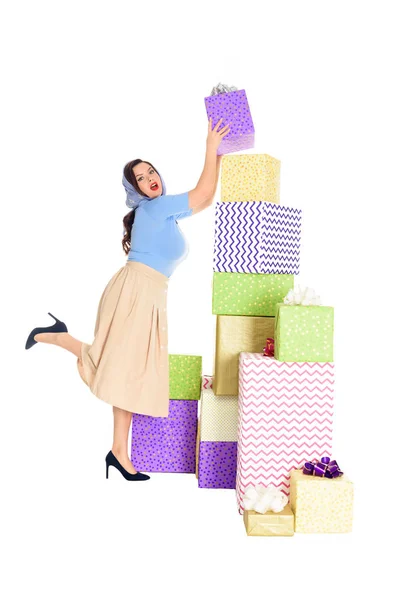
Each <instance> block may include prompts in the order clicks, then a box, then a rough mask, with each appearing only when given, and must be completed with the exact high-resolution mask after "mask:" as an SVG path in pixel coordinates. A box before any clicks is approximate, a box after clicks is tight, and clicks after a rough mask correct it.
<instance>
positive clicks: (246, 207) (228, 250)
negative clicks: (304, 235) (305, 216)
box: [214, 202, 302, 275]
mask: <svg viewBox="0 0 400 600" xmlns="http://www.w3.org/2000/svg"><path fill="white" fill-rule="evenodd" d="M301 220H302V211H301V210H300V209H298V208H290V207H288V206H281V205H280V204H274V203H272V202H218V203H217V207H216V214H215V236H214V271H220V272H230V273H276V274H292V275H298V274H299V272H300V244H301Z"/></svg>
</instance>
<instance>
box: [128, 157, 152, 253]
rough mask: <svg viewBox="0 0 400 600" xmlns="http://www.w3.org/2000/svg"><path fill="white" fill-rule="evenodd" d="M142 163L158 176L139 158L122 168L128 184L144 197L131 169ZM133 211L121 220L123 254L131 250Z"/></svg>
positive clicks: (146, 161)
mask: <svg viewBox="0 0 400 600" xmlns="http://www.w3.org/2000/svg"><path fill="white" fill-rule="evenodd" d="M142 162H143V163H146V165H149V166H150V167H152V168H153V169H154V170H155V171H156V173H157V174H158V175H160V174H159V173H158V171H157V169H156V168H155V167H154V166H153V165H152V164H151V163H149V161H148V160H142V159H140V158H136V159H135V160H131V161H130V162H128V163H127V164H126V165H125V167H124V175H125V178H126V179H127V180H128V181H129V183H130V184H131V185H132V186H133V187H134V188H135V190H136V191H137V192H138V194H142V195H144V194H143V192H142V191H141V190H140V188H139V184H138V182H137V181H136V177H135V176H134V174H133V167H136V165H138V164H140V163H142ZM135 211H136V208H133V209H132V210H131V211H130V212H128V214H127V215H125V217H124V218H123V219H122V222H123V224H124V229H125V235H124V237H123V239H122V248H123V250H124V252H125V254H129V250H130V249H131V230H132V225H133V222H134V220H135Z"/></svg>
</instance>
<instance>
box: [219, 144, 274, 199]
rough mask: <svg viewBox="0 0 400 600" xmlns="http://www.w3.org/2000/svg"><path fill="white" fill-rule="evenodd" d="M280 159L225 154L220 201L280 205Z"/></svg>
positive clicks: (255, 155) (253, 155)
mask: <svg viewBox="0 0 400 600" xmlns="http://www.w3.org/2000/svg"><path fill="white" fill-rule="evenodd" d="M280 168H281V162H280V161H279V160H278V159H276V158H274V157H273V156H269V155H268V154H232V155H231V156H224V158H223V159H222V169H221V200H222V202H254V201H256V202H257V201H259V202H274V203H275V204H279V192H280Z"/></svg>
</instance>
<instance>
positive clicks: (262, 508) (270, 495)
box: [243, 485, 288, 515]
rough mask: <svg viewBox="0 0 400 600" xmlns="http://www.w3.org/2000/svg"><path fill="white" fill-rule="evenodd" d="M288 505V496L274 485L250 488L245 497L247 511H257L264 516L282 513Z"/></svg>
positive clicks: (244, 502)
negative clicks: (270, 513) (268, 512)
mask: <svg viewBox="0 0 400 600" xmlns="http://www.w3.org/2000/svg"><path fill="white" fill-rule="evenodd" d="M287 503H288V498H287V496H286V495H285V494H284V493H283V492H281V491H280V490H278V489H277V488H276V487H274V486H273V485H269V486H267V487H264V486H263V485H256V486H250V487H248V488H246V491H245V494H244V497H243V506H244V508H245V510H255V511H256V512H258V513H261V514H262V515H264V514H265V513H266V512H267V511H272V512H274V513H278V512H281V510H283V509H284V508H285V506H286V504H287Z"/></svg>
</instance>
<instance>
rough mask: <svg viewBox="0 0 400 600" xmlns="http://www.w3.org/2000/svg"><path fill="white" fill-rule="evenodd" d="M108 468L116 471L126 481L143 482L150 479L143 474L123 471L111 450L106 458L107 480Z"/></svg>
mask: <svg viewBox="0 0 400 600" xmlns="http://www.w3.org/2000/svg"><path fill="white" fill-rule="evenodd" d="M110 466H111V467H115V468H116V469H118V471H119V472H120V473H121V475H122V476H123V477H125V479H127V480H128V481H145V480H146V479H150V477H149V475H145V474H144V473H135V474H133V473H128V471H127V470H126V469H124V467H123V466H122V465H121V463H120V462H119V460H118V459H117V458H116V457H115V456H114V454H113V453H112V452H111V450H110V452H109V453H108V454H107V456H106V479H108V467H110Z"/></svg>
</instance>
